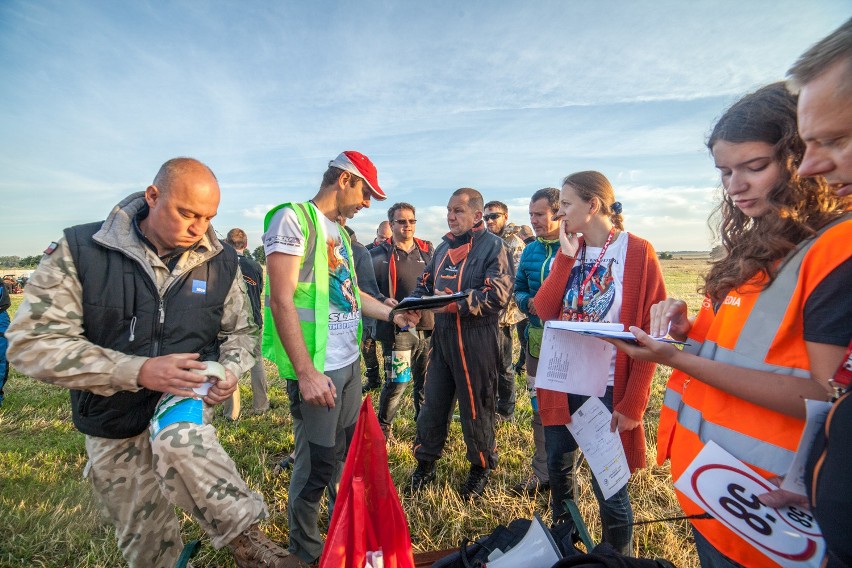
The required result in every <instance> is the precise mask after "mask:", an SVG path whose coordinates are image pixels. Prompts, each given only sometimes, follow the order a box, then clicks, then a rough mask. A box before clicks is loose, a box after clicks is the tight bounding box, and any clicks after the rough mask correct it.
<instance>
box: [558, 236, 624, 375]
mask: <svg viewBox="0 0 852 568" xmlns="http://www.w3.org/2000/svg"><path fill="white" fill-rule="evenodd" d="M600 254H601V247H586V252H585V255H583V249H582V248H581V249H580V250H579V251H578V252H577V255H578V256H577V260H576V261H575V262H574V266H573V268H571V276H570V277H569V278H568V286H567V287H566V289H565V296H564V297H563V298H562V315H561V319H563V320H568V321H593V322H606V323H619V322H621V297H622V293H623V290H624V261H625V259H626V257H627V232H626V231H622V232H621V233H620V234H619V235H618V237H616V238H615V239H614V240H613V241H612V242H611V243H610V244H609V246H608V247H607V249H606V253H604V256H603V258H602V259H601V263H600V264H599V265H598V267H597V268H596V269H595V273H594V275H593V276H592V277H591V278H589V280H588V283H587V284H586V287H585V289H584V292H583V309H582V311H581V310H580V309H579V305H578V304H579V296H580V294H579V290H580V285H581V284H582V283H583V282H584V281H585V280H586V278H588V276H589V274H590V273H591V271H592V268H593V267H594V266H595V262H596V261H597V260H598V256H600ZM584 256H585V258H583V257H584ZM614 382H615V351H614V352H613V355H612V361H611V362H610V366H609V379H608V380H607V385H609V386H612V385H613V384H614Z"/></svg>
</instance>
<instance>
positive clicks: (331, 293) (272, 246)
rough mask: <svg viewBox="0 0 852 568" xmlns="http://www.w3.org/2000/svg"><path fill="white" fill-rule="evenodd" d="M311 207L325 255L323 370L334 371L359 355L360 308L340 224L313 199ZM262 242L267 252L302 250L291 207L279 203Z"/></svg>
mask: <svg viewBox="0 0 852 568" xmlns="http://www.w3.org/2000/svg"><path fill="white" fill-rule="evenodd" d="M311 207H313V208H314V209H315V210H316V214H317V219H318V220H319V221H320V225H321V227H318V228H317V238H324V239H325V242H326V244H325V246H326V253H327V255H328V297H329V312H328V343H327V344H326V348H325V369H323V372H325V371H334V370H336V369H341V368H343V367H345V366H347V365H349V364H351V363H354V362H355V361H356V360H357V359H358V357H359V356H360V352H359V350H358V323H359V322H360V321H361V310H359V309H358V301H357V299H356V296H355V294H356V293H357V281H356V278H355V276H354V275H353V274H350V271H349V254H348V253H347V251H346V246H345V245H344V243H343V241H342V239H341V237H340V225H338V224H337V223H335V222H334V221H329V220H328V218H327V217H326V216H325V215H323V214H322V213H321V212H320V211H319V209H316V206H315V205H314V204H313V203H311ZM263 243H264V250H265V252H266V254H267V255H269V254H271V253H275V252H281V253H284V254H292V255H294V256H303V255H304V254H305V242H304V237H303V236H302V229H301V228H300V227H299V220H298V218H297V217H296V213H295V212H294V211H293V210H292V209H290V208H289V207H282V208H281V209H279V210H278V211H276V212H275V215H274V216H273V217H272V219H271V220H270V223H269V228H268V229H267V231H266V233H264V235H263Z"/></svg>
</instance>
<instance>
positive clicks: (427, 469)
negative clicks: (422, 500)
mask: <svg viewBox="0 0 852 568" xmlns="http://www.w3.org/2000/svg"><path fill="white" fill-rule="evenodd" d="M435 475H436V474H435V462H433V461H426V460H417V468H416V469H415V470H414V473H412V474H411V490H412V491H420V490H421V489H424V488H425V487H426V486H427V485H429V484H430V483H432V482H433V481H435Z"/></svg>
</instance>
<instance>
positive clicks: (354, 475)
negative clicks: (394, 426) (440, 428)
mask: <svg viewBox="0 0 852 568" xmlns="http://www.w3.org/2000/svg"><path fill="white" fill-rule="evenodd" d="M377 550H381V551H382V556H383V559H384V567H385V568H414V556H413V554H412V551H411V535H410V533H409V532H408V521H407V520H406V518H405V512H404V511H403V510H402V505H401V504H400V502H399V496H397V494H396V487H394V484H393V480H392V479H391V475H390V470H389V469H388V452H387V449H386V447H385V436H384V433H383V432H382V429H381V427H380V426H379V421H378V419H377V418H376V413H375V412H374V411H373V403H372V401H371V400H370V397H369V396H368V397H366V398H365V399H364V402H363V404H362V405H361V412H360V414H359V416H358V423H357V424H356V425H355V434H354V435H353V437H352V444H351V445H350V447H349V455H348V456H346V464H345V465H344V466H343V475H342V477H341V480H340V488H339V489H338V491H337V499H336V501H335V504H334V513H333V514H332V517H331V525H330V526H329V529H328V538H327V539H326V542H325V548H324V549H323V553H322V558H321V559H320V567H321V568H364V564H365V562H366V555H367V551H377Z"/></svg>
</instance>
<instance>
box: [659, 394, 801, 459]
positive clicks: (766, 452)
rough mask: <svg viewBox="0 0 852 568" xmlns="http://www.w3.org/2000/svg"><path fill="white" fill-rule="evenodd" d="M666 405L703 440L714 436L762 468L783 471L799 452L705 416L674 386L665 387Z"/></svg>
mask: <svg viewBox="0 0 852 568" xmlns="http://www.w3.org/2000/svg"><path fill="white" fill-rule="evenodd" d="M663 406H664V407H666V408H668V409H670V410H672V411H674V413H675V414H676V416H677V422H678V426H679V427H681V428H685V429H686V430H689V431H690V432H692V433H693V434H695V435H696V436H698V438H699V439H700V440H701V442H702V443H704V444H706V443H707V442H709V441H710V440H713V441H714V442H716V443H717V444H719V445H720V446H722V447H723V448H725V449H726V450H727V451H728V453H730V454H732V455H733V456H734V457H735V458H737V459H739V460H742V461H745V462H749V463H751V464H752V465H755V466H757V467H759V468H761V469H765V470H767V471H771V472H775V473H778V474H779V475H783V474H784V473H786V471H787V469H788V468H789V467H790V463H791V462H792V461H793V456H794V455H795V454H796V452H795V451H792V450H789V449H787V448H782V447H779V446H776V445H774V444H770V443H768V442H766V441H764V440H761V439H759V438H754V437H752V436H749V435H747V434H743V433H741V432H737V431H736V430H734V429H732V428H728V427H726V426H721V425H719V424H714V423H712V422H709V421H707V420H705V419H704V417H703V416H702V414H701V411H700V410H698V409H696V408H693V407H691V406H689V405H686V404H683V403H682V399H681V395H680V393H678V392H675V391H673V390H670V389H667V390H666V395H665V398H664V399H663Z"/></svg>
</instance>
